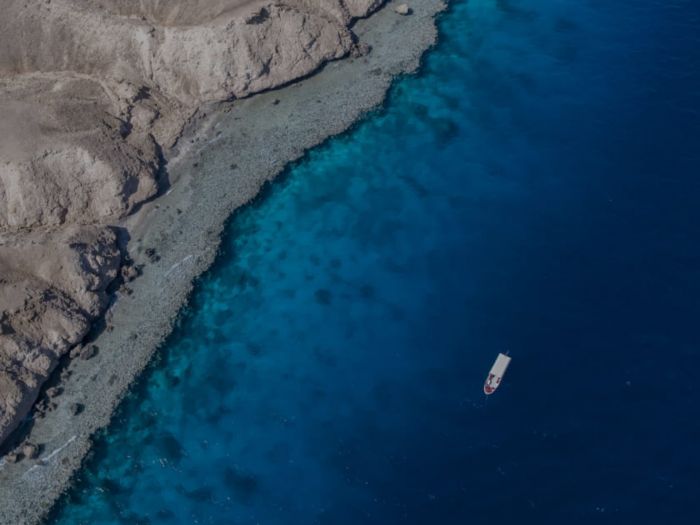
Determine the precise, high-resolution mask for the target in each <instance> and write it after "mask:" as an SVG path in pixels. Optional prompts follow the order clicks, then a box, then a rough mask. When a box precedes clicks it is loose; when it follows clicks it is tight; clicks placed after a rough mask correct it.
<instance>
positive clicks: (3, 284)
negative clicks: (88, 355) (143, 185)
mask: <svg viewBox="0 0 700 525" xmlns="http://www.w3.org/2000/svg"><path fill="white" fill-rule="evenodd" d="M0 253H1V254H2V257H0V441H2V440H3V439H5V437H6V436H7V435H8V433H10V432H11V431H12V430H14V428H15V427H16V426H17V424H18V423H19V421H20V420H21V419H22V417H24V415H25V414H26V412H27V411H28V410H29V407H30V406H31V404H32V403H33V402H34V400H35V399H36V397H37V395H38V392H39V388H40V387H41V385H42V383H43V382H44V381H45V380H46V378H47V377H48V376H49V374H50V373H51V371H52V370H53V369H54V367H55V366H56V363H57V362H58V359H59V358H60V357H61V356H62V355H64V354H65V353H66V352H68V351H69V350H70V348H71V347H73V346H74V345H76V344H77V343H78V342H80V341H81V340H82V339H83V337H85V335H86V333H87V332H88V330H89V329H90V324H91V322H92V321H93V320H94V319H95V318H96V317H97V316H99V315H100V313H101V312H102V311H103V309H104V307H105V306H106V304H107V300H108V298H107V294H106V288H107V286H108V284H109V283H110V282H111V281H112V280H113V279H114V278H115V277H116V275H117V271H118V268H119V263H120V259H121V256H120V253H119V250H118V249H117V246H116V236H115V234H114V233H113V232H112V231H111V230H110V229H107V228H101V227H71V228H68V229H66V230H64V231H61V232H60V233H50V234H47V233H36V234H28V235H16V234H14V235H4V236H2V237H0Z"/></svg>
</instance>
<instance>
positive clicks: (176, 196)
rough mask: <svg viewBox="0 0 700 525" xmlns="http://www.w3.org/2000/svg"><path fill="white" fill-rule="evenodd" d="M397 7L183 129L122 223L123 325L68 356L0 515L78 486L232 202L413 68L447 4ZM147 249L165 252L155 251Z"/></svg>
mask: <svg viewBox="0 0 700 525" xmlns="http://www.w3.org/2000/svg"><path fill="white" fill-rule="evenodd" d="M392 7H393V6H392V4H389V5H388V6H387V7H386V8H384V9H382V10H380V11H379V12H377V13H376V14H374V15H372V16H371V17H370V18H368V19H365V20H360V21H358V22H357V23H356V25H355V26H354V28H353V29H354V31H355V32H356V33H357V34H358V36H359V37H360V39H361V40H362V41H364V42H367V43H369V44H370V45H371V46H372V48H373V49H372V52H371V53H370V54H369V55H368V56H366V57H362V58H357V59H347V60H344V61H340V62H332V63H330V64H328V65H327V66H326V67H325V68H324V69H323V70H322V71H321V72H319V73H317V74H316V75H314V76H311V77H309V78H306V79H303V80H301V81H299V82H296V83H293V84H291V85H289V86H286V87H284V88H282V89H278V90H274V91H269V92H266V93H263V94H259V95H255V96H253V97H251V98H248V99H244V100H239V101H236V102H235V103H234V104H229V105H219V106H217V107H216V108H214V107H212V108H209V109H208V110H206V112H207V113H210V116H209V117H207V118H206V119H205V120H206V121H205V122H201V123H200V125H199V126H200V131H199V132H198V133H197V134H195V135H184V136H183V137H182V138H181V140H180V146H179V147H178V148H176V149H175V151H173V152H171V153H170V154H169V155H168V157H169V159H168V161H169V162H168V172H169V177H170V182H171V187H170V189H169V190H167V192H166V193H165V195H162V196H161V197H159V198H158V199H156V200H155V201H152V202H150V203H148V204H147V205H145V206H143V208H142V209H141V210H140V211H139V212H138V213H136V214H135V215H134V216H132V217H129V218H128V219H127V220H125V221H124V223H123V224H122V225H121V227H122V228H123V230H122V232H123V233H124V235H128V236H129V237H130V239H129V242H128V249H129V252H130V253H131V255H132V257H133V258H134V259H135V261H136V263H137V264H145V266H144V270H143V275H142V276H141V277H139V278H138V279H137V280H136V281H134V282H133V283H132V284H131V285H130V286H131V288H132V289H133V294H132V295H124V294H118V297H117V301H116V303H115V304H114V305H113V306H112V308H111V309H110V310H109V311H108V313H107V321H108V322H109V323H110V324H111V325H112V326H114V329H113V330H112V331H104V332H103V333H101V334H100V335H99V336H98V337H97V339H96V340H95V341H94V342H95V344H97V345H98V346H99V348H100V353H99V354H98V356H97V357H95V358H93V359H91V360H90V361H81V360H75V361H74V362H73V363H71V364H70V369H71V371H72V372H73V374H72V376H71V377H70V378H69V379H67V380H66V381H65V382H64V383H63V387H64V392H65V393H64V394H63V395H62V396H61V397H60V398H58V403H59V406H58V408H57V409H56V410H54V411H53V412H50V413H49V414H47V415H46V417H45V418H43V419H41V420H36V421H35V422H34V424H33V427H32V429H31V439H32V441H33V442H36V443H40V444H41V445H42V446H43V450H42V451H41V453H40V456H39V457H38V458H37V459H36V460H25V461H23V462H21V463H18V464H12V465H10V464H3V465H0V483H1V484H2V486H3V490H2V491H1V492H0V523H8V524H10V523H12V524H23V523H38V522H40V521H41V520H42V519H43V518H44V517H45V516H46V514H47V513H48V512H49V510H50V509H51V508H52V506H53V504H54V503H55V501H56V500H57V499H58V497H59V496H60V495H61V494H62V493H63V491H64V490H65V489H66V488H67V487H68V486H69V484H70V481H71V477H72V475H73V473H74V472H76V471H77V469H79V468H80V465H81V463H82V460H83V459H84V458H85V456H86V455H87V453H88V452H89V450H90V443H91V436H92V434H94V432H96V431H97V430H99V429H102V428H105V427H106V426H107V425H108V424H109V421H110V419H111V417H112V414H113V412H114V410H115V408H116V407H117V406H118V404H119V402H120V400H121V399H122V398H123V396H124V395H125V394H126V392H127V391H128V388H129V386H130V385H131V384H132V382H133V380H134V379H135V378H136V377H137V376H138V375H139V374H140V373H141V371H142V370H143V369H144V368H145V367H146V366H147V364H148V363H149V362H150V360H151V358H152V357H153V354H154V352H155V351H156V350H157V348H158V346H159V345H160V344H161V343H162V342H163V340H164V339H165V338H166V337H167V336H168V335H169V333H170V332H171V329H172V326H173V324H174V322H175V321H176V319H177V316H178V313H179V312H180V310H181V308H182V306H183V305H184V304H185V303H186V301H187V298H188V296H189V294H190V292H191V290H192V287H193V282H194V280H195V279H197V277H198V276H199V275H201V274H202V272H204V271H205V270H206V269H207V268H208V267H209V266H210V265H211V264H212V262H213V261H214V259H215V257H216V253H217V249H218V246H219V242H220V237H221V233H222V231H223V228H224V226H225V223H226V222H227V220H228V218H229V217H230V216H231V214H232V212H233V211H234V210H236V209H237V208H239V207H240V206H242V205H244V204H246V203H248V202H249V201H250V200H251V199H253V198H254V197H255V196H256V195H258V193H259V191H260V189H261V188H262V186H263V185H264V183H265V182H268V181H271V180H272V179H273V178H274V177H275V176H276V175H277V174H279V173H280V172H281V171H282V170H283V169H284V167H285V166H286V165H287V164H288V163H289V162H291V161H294V160H296V159H298V158H299V157H301V156H302V155H303V153H304V152H305V151H306V150H308V149H309V148H311V147H314V146H316V145H318V144H320V143H321V142H323V141H324V140H326V139H327V138H329V137H330V136H333V135H337V134H339V133H342V132H343V131H345V130H347V129H348V128H349V127H350V126H351V125H352V124H353V123H355V122H356V121H357V120H358V119H359V118H360V117H362V115H363V114H365V113H366V112H367V111H369V110H371V109H373V108H375V107H376V106H378V105H379V104H380V103H381V102H382V101H383V99H384V96H385V94H386V91H387V89H388V88H389V86H390V84H391V81H392V79H393V78H394V77H395V76H397V75H399V74H403V73H410V72H413V71H415V70H416V68H417V67H418V65H419V61H420V57H421V56H422V54H423V52H424V51H425V50H426V49H427V48H429V47H430V46H431V45H432V44H433V43H434V42H435V39H436V35H437V32H436V28H435V24H434V15H435V14H436V13H437V12H438V11H440V10H441V9H442V8H443V7H444V4H443V3H442V2H441V1H439V0H422V1H420V2H418V1H416V2H414V3H413V5H412V7H413V15H411V16H409V17H401V16H400V15H397V14H396V13H394V12H393V10H392ZM184 144H187V147H184V146H183V145H184ZM178 151H179V153H178ZM367 161H370V160H369V159H367ZM147 249H155V251H156V253H157V254H158V255H159V256H160V259H159V260H157V261H155V262H149V260H148V258H147V257H146V250H147ZM74 402H80V403H81V404H83V405H84V410H83V412H82V413H81V414H79V415H78V416H73V415H71V414H70V410H69V407H70V405H71V403H74ZM39 498H40V499H39Z"/></svg>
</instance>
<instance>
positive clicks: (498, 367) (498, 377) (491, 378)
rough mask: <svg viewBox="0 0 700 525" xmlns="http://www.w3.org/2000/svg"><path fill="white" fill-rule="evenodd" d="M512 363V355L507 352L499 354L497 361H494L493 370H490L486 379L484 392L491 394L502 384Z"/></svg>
mask: <svg viewBox="0 0 700 525" xmlns="http://www.w3.org/2000/svg"><path fill="white" fill-rule="evenodd" d="M509 364H510V356H507V355H505V354H498V357H497V358H496V361H494V363H493V366H492V367H491V370H489V375H488V377H487V378H486V381H484V394H486V395H487V396H490V395H491V394H493V393H494V392H495V391H496V389H497V388H498V387H499V386H500V384H501V381H502V380H503V376H504V375H505V373H506V370H507V369H508V365H509Z"/></svg>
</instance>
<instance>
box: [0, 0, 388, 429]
mask: <svg viewBox="0 0 700 525" xmlns="http://www.w3.org/2000/svg"><path fill="white" fill-rule="evenodd" d="M382 3H383V2H382V0H280V1H269V0H263V1H259V0H50V1H46V2H26V1H25V0H6V1H5V2H4V3H3V15H2V17H0V115H1V118H0V441H2V440H4V439H5V438H6V437H7V436H8V434H9V433H10V432H12V430H13V429H14V428H16V426H17V425H18V423H19V421H21V419H22V418H24V417H25V415H26V414H27V412H28V411H29V410H30V408H31V405H32V403H33V402H34V401H35V399H36V397H37V395H38V391H39V389H40V387H41V384H42V383H43V382H44V381H45V380H46V379H47V377H48V376H49V374H50V373H51V371H52V370H53V369H54V367H55V366H56V363H57V361H58V359H59V358H60V357H61V356H62V355H64V354H65V353H67V352H68V351H69V350H70V349H71V348H72V347H74V346H75V345H77V344H78V343H79V342H80V341H81V340H82V339H83V338H84V337H85V335H86V334H87V332H88V331H89V329H90V326H91V324H92V323H93V322H94V321H95V319H97V318H98V317H99V316H100V315H102V313H103V312H104V309H105V307H106V306H107V304H108V297H107V292H106V290H107V287H108V286H109V284H110V283H111V282H112V281H113V280H114V279H115V278H116V276H117V275H118V273H119V266H120V264H121V254H120V250H119V249H118V247H117V239H116V235H115V233H114V231H113V230H112V229H111V227H110V226H111V225H115V224H119V221H120V220H122V219H123V218H124V217H126V216H127V215H129V214H130V213H132V212H133V211H134V210H135V209H136V208H137V207H138V206H139V204H141V203H143V202H144V201H146V200H148V199H151V198H153V197H155V196H156V195H157V193H158V172H159V169H160V163H161V154H160V152H161V151H162V150H164V149H165V150H167V148H168V147H169V146H171V145H172V143H173V141H174V140H175V138H176V137H177V136H178V133H179V132H180V130H181V129H182V126H183V125H184V123H185V121H186V120H187V118H188V117H189V116H190V115H192V114H193V112H194V111H195V110H196V109H197V108H198V107H199V106H200V105H201V104H204V103H208V102H216V101H223V100H235V99H236V98H240V97H245V96H248V95H250V94H253V93H256V92H259V91H262V90H267V89H271V88H275V87H278V86H281V85H284V84H286V83H288V82H290V81H293V80H294V79H297V78H300V77H302V76H305V75H308V74H309V73H312V72H314V71H315V70H316V69H318V68H319V67H320V66H322V65H323V64H324V63H326V62H328V61H330V60H335V59H339V58H342V57H344V56H346V55H348V54H349V53H351V52H353V51H354V50H356V49H358V43H357V42H356V39H355V37H354V35H353V34H352V32H351V30H350V29H349V26H350V24H351V23H352V20H353V19H355V18H357V17H362V16H366V15H368V14H370V13H371V12H372V11H373V10H375V9H377V8H378V7H379V6H380V5H381V4H382Z"/></svg>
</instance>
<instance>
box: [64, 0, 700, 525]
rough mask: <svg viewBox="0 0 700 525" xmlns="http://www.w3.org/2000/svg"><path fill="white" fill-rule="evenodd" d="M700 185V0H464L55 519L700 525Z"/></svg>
mask: <svg viewBox="0 0 700 525" xmlns="http://www.w3.org/2000/svg"><path fill="white" fill-rule="evenodd" d="M698 175H700V2H694V1H689V0H688V1H682V0H668V1H661V0H636V1H635V0H615V1H610V0H606V1H604V0H587V1H574V0H498V1H487V0H470V1H454V2H452V4H451V8H450V10H449V11H448V12H447V13H446V14H444V16H442V17H441V19H440V43H439V45H438V46H437V47H436V48H435V49H434V50H433V51H432V52H431V53H430V54H429V55H428V56H427V57H426V60H425V63H424V67H423V68H422V71H421V73H420V74H419V75H418V76H416V77H409V78H405V79H402V80H400V81H398V82H397V83H396V85H395V86H394V88H393V89H392V91H391V94H390V97H389V100H388V102H387V104H386V106H385V108H384V109H383V110H382V111H379V112H377V113H376V114H374V115H372V116H371V117H370V118H368V119H367V120H366V121H365V122H363V123H362V124H360V125H359V126H357V127H356V128H355V129H353V130H352V131H351V132H349V133H347V134H345V135H343V136H341V137H339V138H336V139H333V140H331V141H329V142H328V143H327V144H326V145H324V146H323V147H320V148H318V149H316V150H314V151H312V152H311V153H310V154H308V155H307V156H306V157H305V158H304V159H303V161H301V162H299V163H298V164H296V165H294V166H292V167H291V168H290V169H289V170H288V172H287V173H286V175H285V176H284V177H283V178H282V179H281V180H279V181H278V182H276V183H274V184H273V185H272V187H271V188H270V189H269V191H267V192H266V195H265V196H264V197H263V198H261V199H259V200H258V202H257V203H256V204H255V205H253V206H250V207H248V208H247V209H245V210H244V211H242V212H240V213H238V214H237V215H236V216H235V217H234V218H233V219H232V220H231V222H230V225H229V228H228V231H227V234H226V238H225V241H224V248H223V251H222V254H221V255H220V257H219V259H218V261H217V263H216V265H215V266H214V268H213V269H212V270H211V271H210V272H208V274H207V275H206V276H205V277H204V278H203V279H202V280H201V281H200V283H199V284H198V286H197V290H196V293H195V294H194V296H193V298H192V301H191V304H190V306H189V308H188V310H187V311H186V312H185V313H184V315H183V319H182V323H181V326H180V327H179V328H178V329H177V331H176V332H175V333H174V335H173V336H172V337H171V338H170V340H169V342H168V343H167V345H166V346H165V347H164V348H163V350H162V352H161V358H160V359H159V360H158V362H157V363H156V364H154V366H153V367H152V368H151V370H150V371H149V373H148V374H146V376H145V377H144V378H143V379H142V380H141V382H140V384H139V386H138V388H136V389H135V391H134V393H133V395H132V396H131V397H130V398H129V399H128V400H127V401H126V402H125V403H124V405H123V407H122V409H121V411H120V414H119V416H118V418H117V420H116V421H115V422H114V424H113V425H112V426H111V428H110V429H109V430H108V432H106V433H105V435H104V436H102V437H101V438H100V439H99V440H98V444H97V448H96V455H95V457H94V458H93V459H92V460H91V461H89V462H88V464H87V467H86V469H85V471H84V472H83V474H82V477H81V480H80V481H79V483H78V484H77V486H76V488H75V489H74V490H73V491H72V492H71V494H70V495H69V496H68V497H67V498H66V499H65V500H64V502H63V504H62V505H61V507H60V510H59V511H58V513H57V515H56V516H54V518H53V520H52V521H53V522H54V523H56V524H60V525H75V524H79V523H84V524H118V523H119V524H121V523H129V524H137V523H138V524H142V523H143V524H145V523H148V524H153V525H156V524H157V525H161V524H162V525H169V524H185V523H187V524H190V523H198V524H245V525H247V524H257V523H260V524H266V525H267V524H272V525H277V524H285V525H287V524H295V525H296V524H307V523H308V524H310V523H318V524H334V525H344V524H357V523H370V524H375V523H376V524H393V523H405V524H428V523H437V524H466V523H473V524H486V523H490V524H493V523H497V524H500V523H528V524H530V523H532V524H540V523H567V524H571V523H586V524H588V523H613V522H614V523H669V522H671V520H673V522H674V523H699V522H700V499H699V498H698V496H699V493H700V490H699V489H700V451H699V450H698V444H699V443H700V419H699V418H698V412H699V410H698V409H699V407H700V388H699V386H698V382H697V378H698V373H699V370H700V354H699V349H700V322H698V320H699V319H700V303H699V298H700V242H699V241H700V235H699V234H700V209H699V208H698V202H699V197H700V182H699V180H698ZM505 350H509V351H510V354H511V355H512V357H513V363H512V365H511V368H510V370H509V372H508V374H507V375H506V378H505V381H504V384H503V386H502V387H501V389H500V390H499V391H498V392H497V393H496V395H494V396H492V397H491V398H489V399H488V401H486V400H485V397H484V396H483V394H482V392H481V386H482V382H483V379H484V376H485V374H486V372H487V370H488V368H489V366H490V365H491V363H492V361H493V359H494V358H495V355H496V353H497V352H499V351H505Z"/></svg>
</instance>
